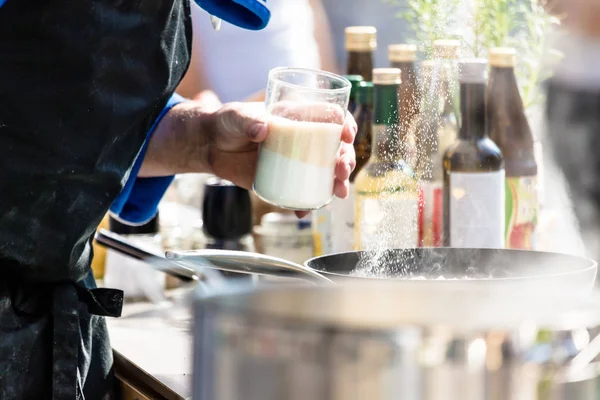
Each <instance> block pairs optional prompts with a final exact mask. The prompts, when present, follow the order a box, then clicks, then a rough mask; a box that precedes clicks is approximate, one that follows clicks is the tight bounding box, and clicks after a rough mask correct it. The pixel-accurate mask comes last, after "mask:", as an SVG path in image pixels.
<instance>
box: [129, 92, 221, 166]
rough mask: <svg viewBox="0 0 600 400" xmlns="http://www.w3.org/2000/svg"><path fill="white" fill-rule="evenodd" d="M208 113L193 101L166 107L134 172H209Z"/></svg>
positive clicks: (209, 119)
mask: <svg viewBox="0 0 600 400" xmlns="http://www.w3.org/2000/svg"><path fill="white" fill-rule="evenodd" d="M212 115H213V114H212V113H211V112H210V111H209V110H207V109H206V108H203V107H199V106H198V103H197V102H194V101H189V102H185V103H181V104H178V105H177V106H175V107H173V108H172V109H171V110H169V112H168V113H167V114H166V115H165V116H164V118H163V119H162V120H161V121H160V123H159V124H158V126H157V127H156V131H155V132H154V133H153V135H152V137H151V139H150V141H149V143H148V149H147V151H146V154H145V156H144V162H143V164H142V167H141V169H140V173H139V175H138V176H139V177H142V178H143V177H153V176H168V175H176V174H181V173H189V172H197V173H210V172H211V171H210V167H209V163H208V148H209V146H208V145H209V135H208V130H209V129H210V128H209V126H210V123H211V120H212V119H211V117H212Z"/></svg>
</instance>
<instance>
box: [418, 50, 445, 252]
mask: <svg viewBox="0 0 600 400" xmlns="http://www.w3.org/2000/svg"><path fill="white" fill-rule="evenodd" d="M436 87H437V75H436V74H435V63H434V62H433V61H432V60H427V61H423V62H421V64H420V65H419V92H420V97H421V105H420V109H419V114H418V115H417V117H416V118H415V119H414V122H413V124H412V126H411V135H412V136H413V137H415V138H416V149H417V158H416V163H415V164H416V166H415V173H416V174H417V176H418V178H419V186H420V191H419V246H425V247H439V246H441V245H442V244H443V243H442V238H443V233H444V232H443V212H444V207H443V203H444V193H443V192H444V185H443V172H442V158H443V155H442V154H441V153H440V151H439V144H438V136H437V135H438V129H437V128H438V126H439V125H440V113H439V99H438V93H437V91H436V90H435V88H436Z"/></svg>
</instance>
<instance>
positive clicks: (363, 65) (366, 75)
mask: <svg viewBox="0 0 600 400" xmlns="http://www.w3.org/2000/svg"><path fill="white" fill-rule="evenodd" d="M346 73H347V74H348V75H360V76H362V77H363V80H365V81H367V82H371V81H372V80H373V52H372V51H349V52H348V65H347V68H346Z"/></svg>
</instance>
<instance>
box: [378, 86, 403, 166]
mask: <svg viewBox="0 0 600 400" xmlns="http://www.w3.org/2000/svg"><path fill="white" fill-rule="evenodd" d="M398 91H399V86H398V85H375V86H374V88H373V97H374V98H373V143H372V149H373V150H372V153H371V155H372V157H373V158H374V159H377V160H380V161H392V160H398V159H401V157H402V153H401V138H400V131H399V126H400V123H399V113H398V99H399V97H398Z"/></svg>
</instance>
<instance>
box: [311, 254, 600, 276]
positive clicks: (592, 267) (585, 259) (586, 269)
mask: <svg viewBox="0 0 600 400" xmlns="http://www.w3.org/2000/svg"><path fill="white" fill-rule="evenodd" d="M419 249H435V250H484V251H503V252H514V253H538V254H542V255H555V256H560V257H567V258H573V259H578V260H579V261H580V262H581V263H582V264H583V262H587V263H589V265H588V266H587V267H583V266H582V267H581V268H577V269H574V270H573V271H568V272H559V273H550V274H539V275H525V276H515V277H500V278H494V277H492V278H470V279H463V281H473V282H490V281H495V282H497V281H522V280H525V279H527V280H528V279H539V278H560V277H562V276H570V275H573V274H581V273H586V272H590V271H592V270H595V271H596V273H597V271H598V262H597V261H595V260H594V259H592V258H589V257H582V256H577V255H574V254H565V253H556V252H551V251H537V250H520V249H494V248H473V247H406V248H395V249H386V250H382V251H398V252H401V251H411V250H419ZM376 251H378V250H353V251H342V252H336V253H329V254H324V255H321V256H316V257H311V258H309V259H308V260H306V261H304V263H303V264H302V265H304V266H305V267H307V268H310V269H312V270H313V271H315V272H318V273H319V274H322V275H324V276H333V277H339V278H350V279H366V280H375V281H382V280H398V281H408V280H410V279H403V278H402V277H393V278H386V277H370V276H365V277H363V276H352V275H350V274H341V273H339V272H329V271H323V270H321V269H317V268H314V267H311V266H310V263H311V262H314V261H316V260H322V259H324V258H326V257H334V256H340V255H344V254H357V253H374V252H376ZM425 281H435V279H425ZM451 281H454V280H451ZM415 282H417V280H415ZM440 282H445V281H444V280H441V281H440Z"/></svg>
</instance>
